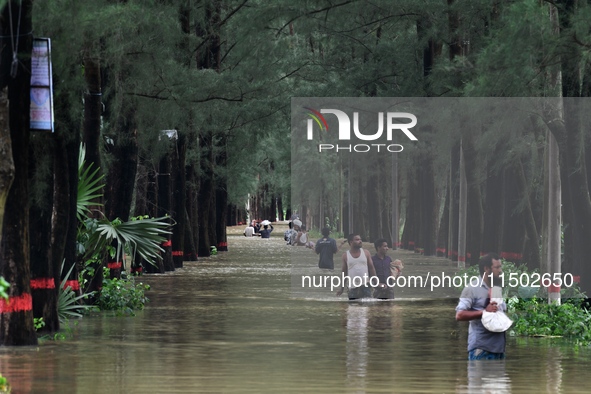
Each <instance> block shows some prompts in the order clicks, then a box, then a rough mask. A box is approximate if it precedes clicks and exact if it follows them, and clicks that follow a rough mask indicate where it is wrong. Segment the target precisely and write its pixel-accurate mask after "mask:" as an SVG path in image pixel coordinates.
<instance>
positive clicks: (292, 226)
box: [286, 219, 302, 246]
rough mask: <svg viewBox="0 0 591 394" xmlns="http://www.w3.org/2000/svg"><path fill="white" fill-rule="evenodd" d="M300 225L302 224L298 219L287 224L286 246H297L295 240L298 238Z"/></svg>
mask: <svg viewBox="0 0 591 394" xmlns="http://www.w3.org/2000/svg"><path fill="white" fill-rule="evenodd" d="M301 225H302V222H301V221H300V220H299V219H294V220H293V221H292V222H290V223H289V234H286V237H287V244H288V245H292V246H295V245H297V243H296V238H297V236H298V233H299V232H300V226H301Z"/></svg>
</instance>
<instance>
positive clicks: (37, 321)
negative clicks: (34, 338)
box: [33, 317, 45, 331]
mask: <svg viewBox="0 0 591 394" xmlns="http://www.w3.org/2000/svg"><path fill="white" fill-rule="evenodd" d="M33 326H34V327H35V331H39V330H40V329H42V328H43V327H45V321H43V318H42V317H34V318H33Z"/></svg>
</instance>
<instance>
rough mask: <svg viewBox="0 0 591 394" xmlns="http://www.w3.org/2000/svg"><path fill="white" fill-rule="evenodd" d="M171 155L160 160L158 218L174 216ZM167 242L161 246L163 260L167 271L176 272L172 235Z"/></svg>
mask: <svg viewBox="0 0 591 394" xmlns="http://www.w3.org/2000/svg"><path fill="white" fill-rule="evenodd" d="M169 156H170V155H168V154H166V155H164V157H163V158H161V159H160V165H159V167H158V217H162V216H166V215H169V216H170V215H172V179H171V178H172V174H171V165H170V157H169ZM167 238H168V239H167V240H166V241H164V242H163V243H162V245H160V246H161V247H162V249H164V252H163V253H162V260H163V264H164V270H165V271H174V263H173V261H172V241H171V240H170V235H168V236H167Z"/></svg>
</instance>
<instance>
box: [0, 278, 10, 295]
mask: <svg viewBox="0 0 591 394" xmlns="http://www.w3.org/2000/svg"><path fill="white" fill-rule="evenodd" d="M9 287H10V283H8V282H7V281H6V279H4V277H3V276H0V297H2V298H4V299H5V300H8V292H7V290H8V288H9Z"/></svg>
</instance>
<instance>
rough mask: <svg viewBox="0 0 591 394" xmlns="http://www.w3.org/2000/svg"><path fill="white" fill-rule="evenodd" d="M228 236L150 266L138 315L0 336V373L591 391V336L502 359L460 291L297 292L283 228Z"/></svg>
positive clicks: (47, 387) (242, 385) (218, 386)
mask: <svg viewBox="0 0 591 394" xmlns="http://www.w3.org/2000/svg"><path fill="white" fill-rule="evenodd" d="M229 244H230V251H229V252H227V253H219V254H218V255H217V256H213V257H211V258H209V259H203V260H202V261H199V262H192V263H186V264H185V267H184V268H183V269H179V270H177V271H175V272H172V273H168V274H164V275H151V276H145V277H143V278H142V280H143V281H145V282H147V283H149V284H150V285H151V286H152V290H151V291H150V293H148V295H149V297H150V299H151V302H150V303H149V305H148V307H147V308H146V310H145V311H143V312H140V313H139V314H138V315H137V316H136V317H135V318H117V317H110V316H106V315H96V316H91V317H86V318H84V319H82V320H81V321H79V324H78V325H77V326H73V327H72V335H73V337H72V338H71V339H69V340H67V341H55V342H45V343H44V344H42V345H40V346H39V347H35V348H2V349H0V373H2V374H3V375H4V376H6V377H7V378H8V379H9V381H10V382H11V383H12V386H13V393H19V394H20V393H24V394H29V393H231V392H240V393H262V392H264V393H301V392H313V393H334V392H344V393H370V392H384V393H392V392H408V393H411V392H412V393H414V392H423V393H442V392H470V393H471V392H479V393H480V392H487V390H488V392H495V393H497V392H513V393H519V392H552V393H555V392H564V393H569V392H585V391H588V390H585V388H586V387H589V384H588V382H587V378H586V376H587V373H588V370H589V367H590V366H591V352H590V351H589V350H588V349H580V350H578V351H574V350H573V348H572V346H568V345H567V346H559V345H557V344H553V343H551V342H548V341H545V340H540V339H515V338H509V339H508V343H507V357H508V358H507V360H505V361H504V362H503V363H502V364H495V363H494V362H490V361H486V360H483V361H482V362H476V363H469V362H468V360H467V354H466V350H465V348H466V339H467V331H468V327H467V324H464V323H458V322H456V321H455V319H454V315H455V312H454V307H455V300H442V299H436V300H430V301H401V300H395V301H366V302H348V301H347V300H346V299H345V297H341V298H337V297H335V296H334V294H333V293H329V292H325V293H324V294H320V296H319V297H317V296H316V295H315V296H314V297H311V298H310V299H304V298H290V294H291V280H290V273H291V267H290V256H289V253H288V252H289V249H288V248H287V246H286V245H285V243H284V242H283V240H282V239H281V238H279V237H274V238H271V239H269V240H262V239H258V238H253V239H247V238H244V237H241V236H240V237H230V239H229ZM310 253H312V252H310ZM397 253H404V252H397ZM300 268H301V269H303V270H305V269H307V268H306V267H305V266H302V267H300ZM309 269H310V270H313V269H317V268H315V267H313V266H310V267H309ZM407 269H409V270H410V268H409V267H407ZM407 272H408V271H407ZM410 273H411V272H408V274H410Z"/></svg>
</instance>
